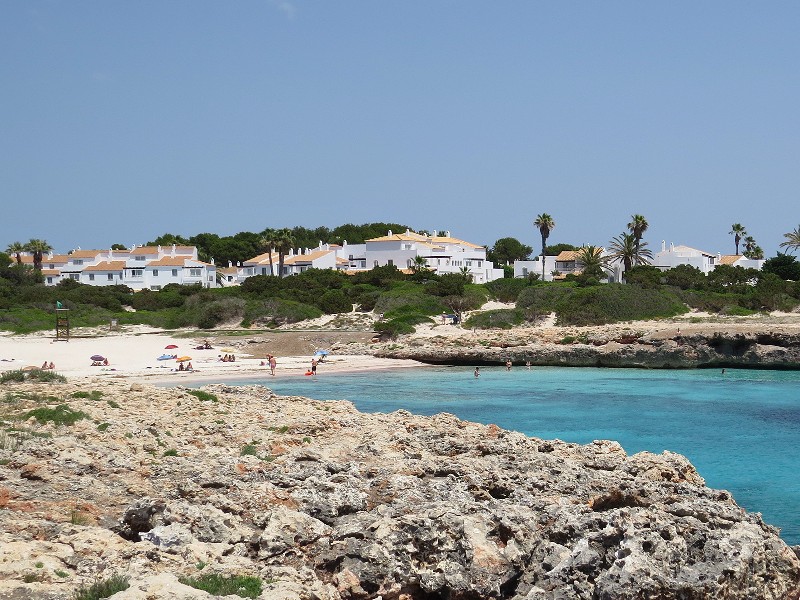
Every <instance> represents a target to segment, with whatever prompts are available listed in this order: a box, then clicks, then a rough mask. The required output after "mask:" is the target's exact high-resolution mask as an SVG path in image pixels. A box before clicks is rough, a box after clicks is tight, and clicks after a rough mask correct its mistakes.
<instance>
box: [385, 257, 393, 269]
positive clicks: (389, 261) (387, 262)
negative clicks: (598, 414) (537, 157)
mask: <svg viewBox="0 0 800 600" xmlns="http://www.w3.org/2000/svg"><path fill="white" fill-rule="evenodd" d="M386 264H387V265H389V266H390V267H391V266H392V265H394V261H393V260H392V259H391V258H390V259H389V260H387V261H386Z"/></svg>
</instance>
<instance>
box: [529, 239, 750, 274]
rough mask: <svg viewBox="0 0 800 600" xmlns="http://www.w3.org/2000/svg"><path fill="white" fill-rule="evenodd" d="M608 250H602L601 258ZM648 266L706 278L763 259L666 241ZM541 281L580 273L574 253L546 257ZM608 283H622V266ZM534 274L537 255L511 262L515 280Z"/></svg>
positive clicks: (538, 268) (539, 262) (539, 268)
mask: <svg viewBox="0 0 800 600" xmlns="http://www.w3.org/2000/svg"><path fill="white" fill-rule="evenodd" d="M606 255H607V251H606V250H605V249H604V250H603V256H606ZM650 264H651V265H652V266H654V267H656V268H658V269H661V270H662V271H667V270H669V269H672V268H674V267H677V266H679V265H689V266H692V267H695V268H697V269H699V270H700V271H701V272H702V273H703V274H705V275H708V274H709V273H710V272H711V271H713V270H714V269H715V268H716V267H718V266H719V265H731V266H736V267H743V268H752V269H758V270H761V266H762V265H763V264H764V261H763V260H754V259H748V258H745V257H744V256H742V255H737V254H720V253H717V254H712V253H711V252H704V251H703V250H698V249H696V248H691V247H689V246H683V245H678V246H676V245H675V244H670V245H669V248H667V245H666V242H663V241H662V242H661V251H660V252H656V253H655V254H654V255H653V260H652V261H651V262H650ZM544 265H545V266H544V281H553V280H556V281H557V280H559V279H563V278H564V277H565V276H566V275H568V274H570V273H571V274H575V275H577V274H579V273H581V271H582V270H583V265H582V264H581V262H580V261H579V260H578V259H577V252H575V251H571V250H565V251H562V252H561V253H559V254H558V255H557V256H545V261H544ZM606 272H607V273H608V281H617V282H619V281H622V275H623V272H622V263H621V262H620V261H616V262H614V263H612V264H611V265H609V268H608V269H606ZM531 273H535V274H537V275H538V276H539V277H540V278H541V277H542V257H541V256H537V257H536V259H535V260H517V261H514V277H527V276H528V275H529V274H531Z"/></svg>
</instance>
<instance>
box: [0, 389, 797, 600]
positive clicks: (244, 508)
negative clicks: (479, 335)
mask: <svg viewBox="0 0 800 600" xmlns="http://www.w3.org/2000/svg"><path fill="white" fill-rule="evenodd" d="M0 391H2V393H3V394H4V397H5V399H6V400H5V401H4V403H3V406H2V413H0V415H1V416H0V418H1V419H2V421H3V431H6V432H8V430H9V429H10V428H11V425H12V424H13V425H14V427H15V428H16V430H17V431H16V433H14V435H11V433H6V436H7V437H5V438H3V439H4V440H5V442H4V443H3V444H0V459H2V460H0V599H11V598H48V599H52V600H56V599H64V600H66V599H68V598H71V597H72V595H73V592H74V590H75V589H76V588H77V587H78V586H80V585H86V584H89V583H91V582H93V581H95V580H98V579H99V580H102V579H104V578H106V577H108V576H110V575H111V574H123V575H125V576H127V577H128V578H129V581H130V583H131V587H130V588H129V589H128V590H125V591H124V592H120V593H119V594H118V595H116V596H114V598H121V599H125V600H128V599H145V598H147V599H156V598H176V599H178V598H181V599H182V598H207V597H211V596H209V595H208V594H206V593H205V592H201V591H199V590H195V589H194V588H191V587H188V586H186V585H184V584H183V583H180V582H179V578H181V577H186V576H189V577H195V576H197V575H198V574H200V573H208V572H212V573H219V574H223V575H234V574H246V575H252V576H257V577H259V578H260V579H261V580H262V581H263V582H264V590H263V592H262V594H261V598H270V599H272V598H281V599H287V600H289V599H300V598H303V599H305V598H314V599H319V600H341V599H360V598H363V599H373V598H375V599H376V598H383V599H385V600H395V599H396V600H401V599H402V600H411V599H416V598H420V599H422V598H424V599H433V598H442V599H444V598H452V599H462V600H477V599H482V598H487V599H488V598H509V599H518V600H522V599H531V600H533V599H536V600H538V599H542V600H545V599H548V600H550V599H556V598H559V599H560V598H587V599H589V598H592V599H608V600H611V599H615V600H617V599H622V600H625V599H631V600H633V599H639V598H667V599H670V598H674V599H676V600H677V599H679V598H680V599H701V598H726V599H728V598H730V599H734V598H736V599H738V598H742V599H745V598H747V599H752V598H770V599H778V598H797V597H798V592H800V560H798V557H797V555H796V554H795V552H794V551H793V550H792V549H791V548H789V547H787V546H786V544H785V543H784V542H783V541H782V540H781V539H780V537H779V536H778V532H777V531H776V530H775V529H774V528H773V527H770V526H769V525H766V524H765V523H764V522H763V521H762V520H761V518H760V516H759V515H757V514H748V513H746V512H745V511H744V510H743V509H741V508H740V507H739V506H738V505H737V504H736V503H735V502H734V500H733V499H732V498H731V497H730V495H729V494H728V493H727V492H725V491H720V490H713V489H709V488H707V487H706V486H705V484H704V481H703V479H702V478H701V477H700V475H699V474H698V473H697V472H696V471H695V469H694V467H693V466H692V465H691V464H690V463H689V462H688V461H687V460H686V459H685V458H683V457H682V456H679V455H676V454H672V453H669V452H665V453H663V454H661V455H653V454H649V453H640V454H636V455H633V456H628V455H626V453H625V452H624V450H623V449H622V448H621V447H620V445H619V444H617V443H615V442H610V441H597V442H595V443H593V444H588V445H577V444H570V443H565V442H562V441H559V440H552V441H545V440H539V439H535V438H528V437H525V436H524V435H522V434H519V433H514V432H510V431H505V430H502V429H500V428H498V427H496V426H494V425H478V424H474V423H468V422H464V421H461V420H459V419H457V418H455V417H454V416H452V415H448V414H440V415H436V416H433V417H421V416H415V415H412V414H410V413H407V412H404V411H398V412H395V413H392V414H388V415H387V414H373V415H369V414H360V413H358V412H357V411H356V410H355V409H354V408H353V406H352V405H351V404H350V403H347V402H317V401H313V400H309V399H305V398H285V397H277V396H275V395H274V394H272V393H271V392H270V391H269V390H268V389H266V388H262V387H242V388H236V387H231V386H209V387H207V388H206V391H208V392H210V393H213V394H214V395H215V396H216V401H215V400H213V399H205V400H201V399H199V398H197V397H195V396H193V395H190V394H189V393H187V391H186V390H182V389H158V388H152V387H147V386H143V387H142V388H141V389H137V390H132V389H130V385H128V384H125V383H124V382H114V381H104V382H99V381H94V382H92V381H85V382H75V383H73V382H71V383H69V384H62V385H49V386H48V385H33V384H18V385H14V386H8V387H7V386H3V388H2V390H0ZM89 391H95V392H99V393H101V394H102V396H101V397H100V399H92V398H79V397H74V394H75V392H89ZM78 395H87V396H88V394H85V393H84V394H78ZM94 398H98V394H97V393H96V394H95V395H94ZM108 400H113V402H108ZM56 403H68V404H69V405H70V407H72V408H74V409H75V410H81V411H83V412H85V413H86V414H87V415H88V417H89V418H87V419H84V420H80V421H78V422H77V423H76V424H75V425H73V426H59V427H56V426H54V425H52V424H48V425H38V424H35V423H34V422H33V421H32V420H31V421H28V422H24V423H20V422H19V421H17V420H15V417H16V416H18V415H20V414H24V413H25V411H27V410H29V409H30V408H31V407H32V406H43V405H55V404H56ZM20 430H22V431H24V432H25V433H21V432H20ZM8 436H11V437H8ZM12 438H13V439H12ZM34 466H35V467H36V468H34ZM32 474H36V476H31V475H32Z"/></svg>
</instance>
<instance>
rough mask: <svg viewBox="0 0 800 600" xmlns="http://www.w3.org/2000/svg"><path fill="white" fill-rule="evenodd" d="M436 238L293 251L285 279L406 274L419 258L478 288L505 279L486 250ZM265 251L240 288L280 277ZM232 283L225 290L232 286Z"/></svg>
mask: <svg viewBox="0 0 800 600" xmlns="http://www.w3.org/2000/svg"><path fill="white" fill-rule="evenodd" d="M443 233H444V235H438V232H436V231H434V232H433V235H422V234H419V233H415V232H413V231H408V230H407V231H406V232H405V233H399V234H394V233H392V232H391V231H389V232H388V233H387V235H385V236H382V237H378V238H373V239H370V240H367V241H366V243H364V244H348V243H347V242H346V241H345V242H343V243H342V245H341V246H339V245H337V244H323V243H322V242H320V244H319V246H317V247H316V248H312V249H309V248H305V249H301V250H298V251H297V252H295V251H294V250H291V251H290V252H289V254H287V255H286V256H285V257H284V263H283V273H282V274H283V276H284V277H285V276H288V275H296V274H298V273H302V272H303V271H305V270H306V269H312V268H313V269H338V270H343V271H346V272H348V273H354V272H358V271H367V270H370V269H372V268H374V267H383V266H386V265H394V266H396V267H397V268H398V269H401V270H408V269H409V268H410V267H412V266H413V265H414V261H415V259H416V258H417V257H418V256H420V257H422V258H424V259H425V261H426V265H427V268H429V269H431V270H432V271H434V272H435V273H437V274H439V275H442V274H445V273H457V274H460V273H461V272H462V269H464V268H466V269H467V272H468V273H469V274H470V275H471V276H472V281H473V282H475V283H486V282H489V281H493V280H495V279H500V278H502V277H503V269H496V268H495V267H494V264H493V263H492V262H491V261H488V260H486V248H485V247H484V246H478V245H477V244H472V243H470V242H465V241H464V240H459V239H457V238H453V237H451V236H450V232H447V231H446V232H443ZM271 255H272V266H271V267H270V253H269V252H266V253H264V254H260V255H258V256H255V257H253V258H251V259H250V260H246V261H244V262H243V263H242V265H241V267H239V268H238V276H237V278H236V279H237V281H236V283H241V282H242V281H243V280H244V279H246V278H247V277H252V276H254V275H269V274H270V273H273V272H274V273H275V274H276V275H277V274H278V268H279V267H278V254H277V252H274V251H273V252H272V253H271ZM230 279H231V281H230V282H227V283H226V285H233V284H234V282H233V281H232V279H233V278H232V277H230Z"/></svg>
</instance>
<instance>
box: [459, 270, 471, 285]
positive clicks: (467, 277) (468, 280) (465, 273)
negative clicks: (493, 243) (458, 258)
mask: <svg viewBox="0 0 800 600" xmlns="http://www.w3.org/2000/svg"><path fill="white" fill-rule="evenodd" d="M458 273H459V275H461V277H463V278H464V283H472V273H470V272H469V267H461V268H460V269H459V270H458Z"/></svg>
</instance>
